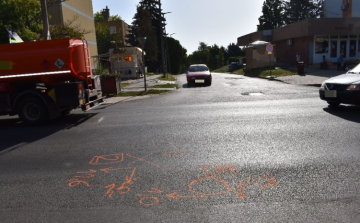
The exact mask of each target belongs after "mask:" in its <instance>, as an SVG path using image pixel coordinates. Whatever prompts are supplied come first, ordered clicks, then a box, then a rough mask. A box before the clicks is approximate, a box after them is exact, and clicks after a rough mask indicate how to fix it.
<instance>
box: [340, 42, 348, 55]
mask: <svg viewBox="0 0 360 223" xmlns="http://www.w3.org/2000/svg"><path fill="white" fill-rule="evenodd" d="M340 55H343V58H346V55H347V40H340Z"/></svg>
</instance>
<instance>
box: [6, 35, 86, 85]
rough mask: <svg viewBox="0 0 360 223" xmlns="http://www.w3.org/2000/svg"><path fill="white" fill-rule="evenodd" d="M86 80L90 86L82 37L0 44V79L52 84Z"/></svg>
mask: <svg viewBox="0 0 360 223" xmlns="http://www.w3.org/2000/svg"><path fill="white" fill-rule="evenodd" d="M67 81H85V83H87V85H88V88H91V83H92V82H91V65H90V55H89V50H88V44H87V42H86V40H84V39H56V40H47V41H46V40H45V41H34V42H24V43H16V44H0V83H7V84H10V85H12V84H21V83H24V84H32V83H34V84H35V83H44V84H45V85H51V86H53V85H55V84H58V83H64V82H67Z"/></svg>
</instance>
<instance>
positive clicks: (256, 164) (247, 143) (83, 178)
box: [0, 74, 360, 222]
mask: <svg viewBox="0 0 360 223" xmlns="http://www.w3.org/2000/svg"><path fill="white" fill-rule="evenodd" d="M178 83H179V84H180V86H181V88H180V89H179V90H177V91H174V92H172V93H168V94H163V95H158V96H154V97H150V98H147V99H143V100H135V101H128V102H122V103H118V104H114V105H106V106H102V107H98V108H97V109H94V110H91V111H90V112H88V113H86V114H84V113H82V112H80V111H74V112H72V113H71V114H70V115H68V116H66V117H65V118H63V119H58V120H55V121H53V122H51V123H49V124H46V125H43V126H36V127H29V126H24V125H23V124H21V123H20V122H19V120H18V119H17V117H13V118H9V117H1V118H0V142H1V143H0V197H1V202H0V219H1V220H0V221H1V222H360V202H359V201H360V200H359V199H360V195H359V194H360V193H359V191H360V171H359V161H360V159H359V158H360V140H359V130H360V125H359V123H360V116H359V113H360V108H359V107H355V106H341V107H340V108H338V109H329V108H328V107H327V104H326V102H324V101H321V100H320V99H319V97H318V89H317V88H315V87H306V86H296V85H290V84H284V83H281V82H277V81H269V80H263V79H256V78H248V77H243V76H236V75H230V74H214V75H213V84H212V85H211V86H209V87H208V86H190V87H189V86H187V84H186V83H185V76H184V75H180V76H179V77H178Z"/></svg>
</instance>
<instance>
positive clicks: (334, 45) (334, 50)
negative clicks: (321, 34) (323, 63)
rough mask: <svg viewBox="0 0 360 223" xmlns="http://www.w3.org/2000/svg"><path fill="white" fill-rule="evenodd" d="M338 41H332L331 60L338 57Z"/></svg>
mask: <svg viewBox="0 0 360 223" xmlns="http://www.w3.org/2000/svg"><path fill="white" fill-rule="evenodd" d="M337 42H338V41H337V40H331V41H330V58H336V57H337Z"/></svg>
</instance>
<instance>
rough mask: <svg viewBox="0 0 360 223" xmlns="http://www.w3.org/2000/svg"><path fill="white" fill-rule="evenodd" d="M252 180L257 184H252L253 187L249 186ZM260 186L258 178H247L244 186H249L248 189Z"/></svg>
mask: <svg viewBox="0 0 360 223" xmlns="http://www.w3.org/2000/svg"><path fill="white" fill-rule="evenodd" d="M251 179H253V180H255V183H254V184H252V185H249V184H248V182H249V180H251ZM258 184H259V179H258V178H256V177H248V178H246V179H245V180H244V186H247V187H255V186H257V185H258Z"/></svg>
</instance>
